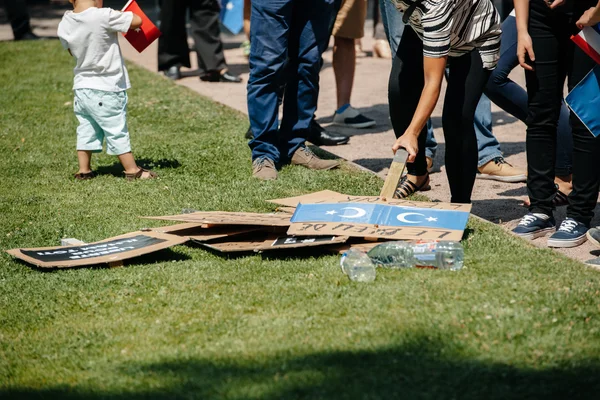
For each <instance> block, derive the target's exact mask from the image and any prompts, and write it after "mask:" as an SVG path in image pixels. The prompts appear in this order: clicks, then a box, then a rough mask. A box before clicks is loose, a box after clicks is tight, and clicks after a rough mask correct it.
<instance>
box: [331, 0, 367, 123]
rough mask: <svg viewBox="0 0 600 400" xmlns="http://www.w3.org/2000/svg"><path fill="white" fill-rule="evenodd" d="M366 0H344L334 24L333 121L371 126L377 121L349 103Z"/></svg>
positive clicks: (361, 35)
mask: <svg viewBox="0 0 600 400" xmlns="http://www.w3.org/2000/svg"><path fill="white" fill-rule="evenodd" d="M366 16H367V2H366V0H345V1H344V2H343V3H342V8H341V9H340V11H339V13H338V14H337V18H336V21H335V24H334V27H333V37H334V40H335V42H334V47H333V72H334V74H335V81H336V87H337V110H336V112H335V114H334V115H333V124H334V125H340V126H346V127H350V128H369V127H371V126H375V121H374V120H372V119H370V118H367V117H365V116H364V115H362V114H361V113H360V112H359V111H358V110H356V109H355V108H353V107H352V106H351V105H350V96H351V95H352V85H353V84H354V72H355V69H356V53H357V52H356V46H355V39H357V38H361V37H363V36H364V24H365V19H366Z"/></svg>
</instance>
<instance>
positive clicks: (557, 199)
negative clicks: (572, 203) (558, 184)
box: [552, 189, 569, 207]
mask: <svg viewBox="0 0 600 400" xmlns="http://www.w3.org/2000/svg"><path fill="white" fill-rule="evenodd" d="M567 204H569V196H567V195H566V194H564V193H563V192H561V191H560V190H558V189H556V195H554V198H553V199H552V205H553V206H555V207H559V206H564V205H567Z"/></svg>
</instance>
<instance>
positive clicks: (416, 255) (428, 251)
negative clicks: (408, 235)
mask: <svg viewBox="0 0 600 400" xmlns="http://www.w3.org/2000/svg"><path fill="white" fill-rule="evenodd" d="M367 255H368V256H369V258H370V259H371V260H372V261H373V262H374V263H375V264H376V265H381V266H382V267H387V268H413V267H433V268H438V269H449V270H452V271H456V270H459V269H461V268H462V267H463V264H464V250H463V247H462V245H461V244H460V243H458V242H450V241H439V242H438V241H428V242H385V243H382V244H380V245H377V246H375V247H373V248H372V249H371V250H370V251H369V252H368V253H367Z"/></svg>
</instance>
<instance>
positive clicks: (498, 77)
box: [485, 16, 573, 176]
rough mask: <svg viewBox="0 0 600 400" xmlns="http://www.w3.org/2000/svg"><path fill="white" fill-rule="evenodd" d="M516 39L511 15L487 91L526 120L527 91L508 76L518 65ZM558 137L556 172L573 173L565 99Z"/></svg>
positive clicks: (494, 99)
mask: <svg viewBox="0 0 600 400" xmlns="http://www.w3.org/2000/svg"><path fill="white" fill-rule="evenodd" d="M517 42H518V38H517V23H516V19H515V17H513V16H509V17H508V18H506V19H505V20H504V22H503V23H502V44H501V46H500V60H498V66H497V67H496V69H494V70H493V71H492V75H491V76H490V80H489V81H488V83H487V86H486V88H485V94H486V95H487V96H488V97H489V98H490V100H491V101H492V102H494V103H495V104H496V105H497V106H498V107H500V108H501V109H503V110H504V111H506V112H507V113H509V114H510V115H512V116H513V117H515V118H518V119H519V120H520V121H522V122H524V123H527V91H525V89H523V88H522V87H521V86H520V85H518V84H517V83H515V82H513V81H512V80H511V79H510V78H509V77H508V75H509V74H510V73H511V71H512V70H513V69H515V68H516V67H518V66H519V58H518V57H517ZM519 68H520V67H519ZM556 140H557V144H558V146H556V166H555V173H556V175H557V176H568V175H571V166H572V164H573V162H572V157H573V135H572V134H571V126H570V125H569V109H568V108H567V106H566V104H564V102H561V107H560V117H559V119H558V136H557V139H556Z"/></svg>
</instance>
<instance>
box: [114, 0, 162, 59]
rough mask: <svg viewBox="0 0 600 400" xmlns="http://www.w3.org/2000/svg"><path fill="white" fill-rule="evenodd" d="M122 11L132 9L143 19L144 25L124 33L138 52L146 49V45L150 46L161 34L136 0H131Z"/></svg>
mask: <svg viewBox="0 0 600 400" xmlns="http://www.w3.org/2000/svg"><path fill="white" fill-rule="evenodd" d="M121 11H123V12H125V11H131V12H132V13H134V14H136V15H139V17H140V18H141V19H142V26H140V27H139V28H137V29H130V30H129V31H128V32H127V33H124V34H123V36H125V39H127V41H129V43H131V45H132V46H133V47H134V48H135V49H136V50H137V51H138V52H140V53H141V52H142V51H144V49H145V48H146V47H148V46H150V44H151V43H152V42H154V41H155V40H156V39H158V37H159V36H160V35H161V33H160V31H159V30H158V28H157V27H156V25H154V24H153V23H152V21H150V18H148V17H147V16H146V14H144V12H143V11H142V9H141V8H140V6H139V5H138V3H137V2H136V1H135V0H129V1H128V2H127V4H125V7H123V9H122V10H121Z"/></svg>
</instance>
